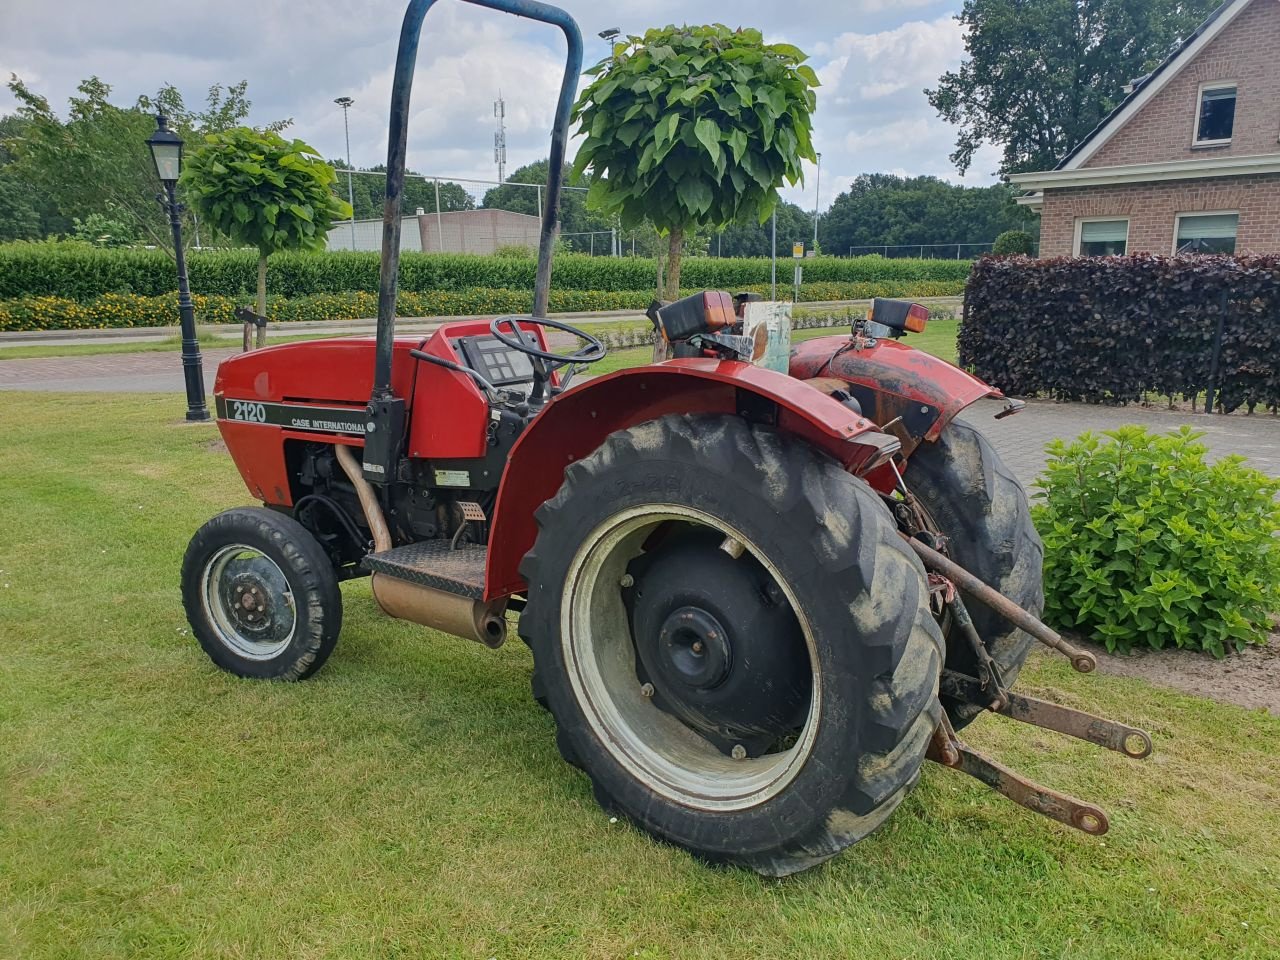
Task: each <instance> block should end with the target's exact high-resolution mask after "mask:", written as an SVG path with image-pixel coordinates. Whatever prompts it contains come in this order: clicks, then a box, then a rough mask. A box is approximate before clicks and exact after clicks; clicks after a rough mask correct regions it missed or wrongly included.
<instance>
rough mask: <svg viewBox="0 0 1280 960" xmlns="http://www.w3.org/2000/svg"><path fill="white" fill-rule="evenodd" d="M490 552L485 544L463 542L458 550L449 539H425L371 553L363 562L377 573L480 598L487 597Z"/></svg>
mask: <svg viewBox="0 0 1280 960" xmlns="http://www.w3.org/2000/svg"><path fill="white" fill-rule="evenodd" d="M488 554H489V549H488V547H486V546H484V545H483V544H475V543H460V544H458V548H457V549H456V550H455V549H452V547H451V545H450V542H449V541H448V540H423V541H422V542H420V543H410V544H408V545H406V546H403V547H395V548H393V549H391V550H384V551H382V552H381V553H371V554H369V555H368V556H367V557H365V558H364V561H363V563H364V566H365V567H366V568H367V569H368V570H370V571H372V572H373V573H381V574H384V575H386V576H388V577H395V578H396V579H397V580H407V581H409V582H410V583H418V584H421V585H422V586H424V587H434V588H435V589H436V590H443V591H444V592H445V593H451V594H453V595H454V596H458V597H468V598H469V599H472V600H480V599H481V598H483V596H484V568H485V560H486V558H487V557H488Z"/></svg>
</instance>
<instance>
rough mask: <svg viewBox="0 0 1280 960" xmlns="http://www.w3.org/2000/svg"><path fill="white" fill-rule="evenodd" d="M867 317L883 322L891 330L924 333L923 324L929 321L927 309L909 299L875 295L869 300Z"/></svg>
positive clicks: (875, 321) (873, 320)
mask: <svg viewBox="0 0 1280 960" xmlns="http://www.w3.org/2000/svg"><path fill="white" fill-rule="evenodd" d="M867 319H868V320H870V321H872V322H874V323H879V324H883V325H884V326H886V327H889V328H890V329H891V330H906V331H908V332H910V333H924V328H925V324H927V323H928V322H929V311H928V310H927V309H926V308H925V307H923V306H922V305H920V304H918V303H912V302H911V301H910V300H889V299H887V298H885V297H876V298H875V299H874V300H872V301H871V310H870V311H869V312H868V313H867Z"/></svg>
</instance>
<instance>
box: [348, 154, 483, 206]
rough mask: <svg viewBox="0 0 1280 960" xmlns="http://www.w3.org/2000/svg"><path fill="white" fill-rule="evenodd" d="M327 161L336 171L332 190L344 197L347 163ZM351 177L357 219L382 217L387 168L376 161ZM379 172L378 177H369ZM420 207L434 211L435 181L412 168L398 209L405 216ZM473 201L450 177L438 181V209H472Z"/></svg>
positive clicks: (359, 169) (405, 179) (462, 187)
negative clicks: (336, 177)
mask: <svg viewBox="0 0 1280 960" xmlns="http://www.w3.org/2000/svg"><path fill="white" fill-rule="evenodd" d="M329 164H330V165H331V166H332V167H333V168H334V169H335V170H337V171H338V181H337V183H335V184H334V190H336V191H337V193H338V196H339V197H340V198H341V199H343V200H345V199H346V198H347V173H346V170H347V169H348V168H347V165H346V162H345V161H342V160H330V161H329ZM356 169H357V172H356V173H355V175H354V176H352V177H351V197H352V206H353V207H355V218H356V219H357V220H370V219H372V220H380V219H382V205H383V201H384V200H385V198H386V195H387V176H386V173H387V167H386V165H385V164H381V163H380V164H378V165H377V166H373V167H358V168H356ZM372 174H381V176H372ZM419 207H421V208H422V210H423V211H424V212H426V213H435V212H436V185H435V181H434V180H424V179H423V178H422V175H421V174H419V173H415V172H413V171H412V170H408V171H406V172H405V178H404V190H403V192H402V193H401V194H400V209H401V211H402V212H403V213H405V215H406V216H407V215H409V214H412V213H413V211H414V210H417V209H418V208H419ZM475 208H476V202H475V200H474V199H473V198H472V196H471V194H469V193H467V190H466V188H465V187H464V186H463V185H462V184H460V183H454V182H453V181H451V180H441V181H440V210H441V211H442V212H446V213H448V212H450V211H454V210H474V209H475Z"/></svg>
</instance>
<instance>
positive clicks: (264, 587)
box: [203, 544, 298, 660]
mask: <svg viewBox="0 0 1280 960" xmlns="http://www.w3.org/2000/svg"><path fill="white" fill-rule="evenodd" d="M203 582H204V603H205V608H206V610H207V611H208V613H209V617H210V620H211V622H212V625H213V628H214V630H215V631H216V632H217V633H218V635H219V637H220V639H221V640H222V641H223V642H224V643H225V644H226V645H227V646H228V647H230V648H231V649H233V650H234V651H236V653H238V654H239V655H240V656H244V657H249V658H251V659H257V660H263V659H270V658H271V657H272V656H274V655H275V654H277V653H279V652H280V650H282V649H284V647H286V646H287V645H288V644H289V641H290V640H291V639H292V637H293V633H294V630H295V629H296V627H297V623H298V616H297V611H296V610H295V609H294V601H293V594H292V592H291V591H290V589H289V582H288V580H287V579H286V577H285V575H284V573H283V571H281V569H280V568H279V566H277V565H276V563H275V561H273V560H271V559H270V558H269V557H267V556H265V555H264V554H262V553H261V552H259V551H258V550H256V549H254V548H252V547H247V546H244V545H243V544H233V545H231V546H227V547H224V548H222V549H221V550H219V551H218V552H217V553H216V554H215V555H214V556H213V557H212V558H210V560H209V562H208V564H207V566H206V567H205V571H204V574H203Z"/></svg>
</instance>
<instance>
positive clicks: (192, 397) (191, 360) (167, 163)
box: [147, 114, 209, 420]
mask: <svg viewBox="0 0 1280 960" xmlns="http://www.w3.org/2000/svg"><path fill="white" fill-rule="evenodd" d="M147 146H148V147H150V148H151V159H152V160H154V161H155V164H156V173H157V174H158V175H159V177H160V182H161V183H162V184H163V185H164V193H162V194H159V195H158V196H157V197H156V199H157V200H159V201H160V204H161V206H163V207H164V208H165V210H166V211H167V212H168V214H169V226H170V227H171V228H172V229H173V255H174V258H175V259H176V260H177V261H178V322H179V324H180V325H181V327H182V377H183V379H184V380H185V381H186V387H187V419H188V420H208V419H209V408H208V407H206V406H205V403H204V369H203V367H202V366H201V359H200V341H199V340H197V339H196V313H195V309H194V308H193V307H192V305H191V287H190V286H189V285H188V284H187V258H186V256H185V255H184V254H183V251H182V211H183V210H184V209H185V207H183V205H182V204H180V203H178V200H177V198H176V197H175V196H174V187H175V185H176V184H177V182H178V176H179V175H180V174H181V173H182V138H181V137H179V136H178V135H177V134H176V133H174V132H173V131H172V130H170V129H169V118H168V117H166V116H164V115H163V114H160V115H158V116H157V117H156V131H155V133H153V134H151V137H150V139H148V140H147Z"/></svg>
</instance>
